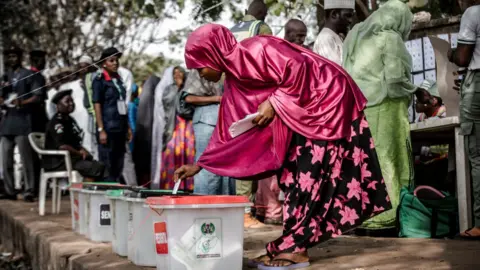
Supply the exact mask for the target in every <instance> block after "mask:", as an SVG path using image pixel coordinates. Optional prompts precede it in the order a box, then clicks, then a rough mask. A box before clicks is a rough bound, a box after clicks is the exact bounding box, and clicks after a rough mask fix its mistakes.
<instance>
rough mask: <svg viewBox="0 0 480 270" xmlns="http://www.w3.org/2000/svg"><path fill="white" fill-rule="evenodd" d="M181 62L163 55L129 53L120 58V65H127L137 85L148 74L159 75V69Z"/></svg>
mask: <svg viewBox="0 0 480 270" xmlns="http://www.w3.org/2000/svg"><path fill="white" fill-rule="evenodd" d="M180 64H181V63H180V62H179V61H176V60H171V59H166V58H165V56H164V55H159V56H157V57H154V56H150V55H145V54H138V53H131V54H129V55H127V56H125V57H124V58H122V65H124V66H126V67H128V68H129V69H130V70H131V71H132V73H133V76H134V80H135V82H136V83H138V84H139V85H141V84H142V82H143V81H144V80H146V79H147V78H148V77H149V76H150V75H152V74H157V76H159V75H161V73H160V72H161V71H163V70H164V69H165V68H167V67H169V66H177V65H180Z"/></svg>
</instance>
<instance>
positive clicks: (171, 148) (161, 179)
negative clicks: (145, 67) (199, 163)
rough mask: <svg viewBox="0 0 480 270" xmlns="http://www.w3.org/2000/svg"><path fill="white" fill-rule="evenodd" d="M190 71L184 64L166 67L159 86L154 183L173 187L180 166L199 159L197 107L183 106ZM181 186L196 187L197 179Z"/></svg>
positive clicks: (187, 189) (154, 123) (156, 108)
mask: <svg viewBox="0 0 480 270" xmlns="http://www.w3.org/2000/svg"><path fill="white" fill-rule="evenodd" d="M186 78H187V75H186V73H185V70H183V68H181V67H178V66H177V67H170V68H167V69H166V70H165V73H164V74H163V77H162V80H161V82H160V83H159V84H158V86H157V89H156V90H155V109H154V115H155V119H154V121H153V146H154V148H155V149H154V150H153V152H152V154H153V156H152V161H155V160H156V162H155V163H154V164H153V165H154V167H153V169H152V174H154V178H153V183H152V187H153V188H160V189H165V190H169V189H173V187H174V185H175V182H174V181H173V175H174V172H175V170H176V169H178V168H180V167H181V166H182V165H184V164H191V163H193V162H194V160H195V137H194V135H193V125H192V116H193V110H192V109H191V108H185V107H182V106H180V97H181V95H182V92H183V89H184V86H185V80H186ZM180 190H183V191H193V179H191V178H189V179H186V181H185V182H183V183H182V184H181V185H180Z"/></svg>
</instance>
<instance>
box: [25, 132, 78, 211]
mask: <svg viewBox="0 0 480 270" xmlns="http://www.w3.org/2000/svg"><path fill="white" fill-rule="evenodd" d="M28 140H29V141H30V145H31V146H32V148H33V149H34V150H35V152H37V154H38V155H39V156H40V158H41V157H42V156H64V157H65V168H66V171H52V172H45V170H44V169H43V168H42V170H41V173H40V194H39V205H38V213H39V214H40V216H44V215H45V200H46V197H47V183H48V181H49V180H51V186H50V187H51V188H52V213H53V214H58V213H60V202H61V200H62V187H60V186H58V185H57V180H59V179H63V178H66V179H68V183H69V184H71V183H77V182H82V180H81V176H80V175H79V174H78V172H76V171H73V170H72V161H71V160H70V153H69V152H68V151H66V150H45V134H44V133H40V132H34V133H30V134H29V135H28ZM66 188H68V186H66V187H65V189H66Z"/></svg>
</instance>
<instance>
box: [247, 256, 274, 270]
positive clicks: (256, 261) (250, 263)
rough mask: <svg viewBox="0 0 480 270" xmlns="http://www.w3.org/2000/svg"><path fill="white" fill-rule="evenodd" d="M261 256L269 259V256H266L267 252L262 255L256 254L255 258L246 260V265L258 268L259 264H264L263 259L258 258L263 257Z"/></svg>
mask: <svg viewBox="0 0 480 270" xmlns="http://www.w3.org/2000/svg"><path fill="white" fill-rule="evenodd" d="M263 257H267V258H268V260H271V258H270V256H268V255H267V254H264V255H262V256H258V257H257V258H255V259H251V260H248V262H247V267H248V268H258V266H259V265H264V262H263V260H259V259H260V258H263Z"/></svg>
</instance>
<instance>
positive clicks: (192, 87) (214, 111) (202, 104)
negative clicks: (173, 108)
mask: <svg viewBox="0 0 480 270" xmlns="http://www.w3.org/2000/svg"><path fill="white" fill-rule="evenodd" d="M222 91H223V88H222V85H221V84H220V83H214V82H209V81H207V80H205V79H202V78H200V74H198V71H197V70H192V71H191V72H190V73H189V74H188V78H187V81H186V83H185V90H184V91H183V93H182V95H181V97H180V105H181V106H182V107H186V108H188V107H189V106H190V107H192V108H193V109H194V110H195V112H194V114H193V131H194V134H195V160H196V161H197V160H198V159H199V158H200V156H201V155H202V153H203V151H205V148H207V145H208V141H210V137H212V133H213V130H214V128H215V125H216V124H217V119H218V108H219V107H220V101H221V100H222ZM193 179H194V192H195V193H197V194H205V195H235V179H233V178H230V177H223V176H220V175H215V174H213V173H211V172H209V171H207V170H202V171H201V172H200V173H198V174H197V175H195V176H194V178H193Z"/></svg>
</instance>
